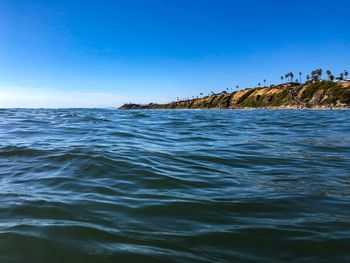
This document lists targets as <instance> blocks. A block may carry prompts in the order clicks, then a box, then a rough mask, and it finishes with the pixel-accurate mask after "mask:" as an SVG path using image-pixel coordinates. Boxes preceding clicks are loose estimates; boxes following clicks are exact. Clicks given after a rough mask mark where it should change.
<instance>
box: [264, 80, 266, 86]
mask: <svg viewBox="0 0 350 263" xmlns="http://www.w3.org/2000/svg"><path fill="white" fill-rule="evenodd" d="M264 87H266V79H264Z"/></svg>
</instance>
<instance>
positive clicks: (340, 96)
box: [119, 80, 350, 110]
mask: <svg viewBox="0 0 350 263" xmlns="http://www.w3.org/2000/svg"><path fill="white" fill-rule="evenodd" d="M119 109H123V110H132V109H225V110H230V109H232V110H235V109H236V110H237V109H244V110H249V109H272V110H276V109H286V110H288V109H303V110H348V109H350V81H347V82H343V83H336V82H331V81H324V80H323V81H317V82H312V83H306V84H298V83H287V84H281V85H278V86H270V87H262V88H261V87H255V88H247V89H244V90H239V91H234V92H231V93H228V92H226V91H223V92H220V93H217V94H212V95H207V96H204V97H198V98H193V99H187V100H177V101H173V102H169V103H164V104H158V103H149V104H135V103H129V104H124V105H122V106H121V107H119Z"/></svg>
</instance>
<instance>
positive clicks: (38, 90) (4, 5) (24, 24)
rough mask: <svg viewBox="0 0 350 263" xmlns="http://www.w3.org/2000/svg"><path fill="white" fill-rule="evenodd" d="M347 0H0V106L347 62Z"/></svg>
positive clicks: (217, 85)
mask: <svg viewBox="0 0 350 263" xmlns="http://www.w3.org/2000/svg"><path fill="white" fill-rule="evenodd" d="M349 11H350V1H348V0H333V1H326V0H318V1H316V0H309V1H305V0H304V1H297V0H295V1H283V0H280V1H277V0H276V1H272V0H265V1H261V0H244V1H243V0H237V1H234V0H231V1H225V0H215V1H214V0H212V1H207V0H191V1H188V0H186V1H185V0H142V1H141V0H139V1H137V0H128V1H127V0H124V1H118V0H114V1H103V0H100V1H86V0H85V1H82V0H75V1H71V0H69V1H68V0H61V1H50V0H45V1H39V0H37V1H30V0H23V1H20V0H0V107H111V106H118V105H120V104H122V103H124V102H131V101H132V102H139V103H146V102H166V101H169V100H173V99H176V97H177V96H179V97H181V98H182V97H189V96H192V95H198V94H199V93H200V92H203V93H209V92H210V91H221V90H224V89H226V88H231V87H234V86H236V85H239V86H240V87H242V88H244V87H250V86H255V85H257V83H258V82H262V80H263V79H267V82H268V83H277V82H279V81H280V76H281V75H282V74H284V73H285V72H287V71H288V72H289V71H294V72H299V71H302V72H305V74H306V73H307V72H310V71H311V70H313V69H315V68H323V69H331V70H332V71H333V72H334V73H335V74H336V73H337V72H340V71H342V70H344V69H348V70H349V69H350V68H349V63H350V16H349Z"/></svg>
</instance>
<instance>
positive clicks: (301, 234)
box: [0, 109, 350, 262]
mask: <svg viewBox="0 0 350 263" xmlns="http://www.w3.org/2000/svg"><path fill="white" fill-rule="evenodd" d="M247 261H248V262H261V261H264V262H265V261H268V262H284V261H291V262H309V261H310V262H315V261H324V262H350V112H349V111H303V110H295V111H294V110H276V111H273V110H251V111H239V110H232V111H230V110H226V111H225V110H223V111H219V110H198V111H195V110H192V111H187V110H179V111H161V110H159V111H136V110H135V111H120V110H102V109H57V110H47V109H31V110H21V109H6V110H0V262H247Z"/></svg>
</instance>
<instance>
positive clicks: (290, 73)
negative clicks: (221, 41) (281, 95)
mask: <svg viewBox="0 0 350 263" xmlns="http://www.w3.org/2000/svg"><path fill="white" fill-rule="evenodd" d="M289 76H290V82H293V78H294V74H293V72H289Z"/></svg>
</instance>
